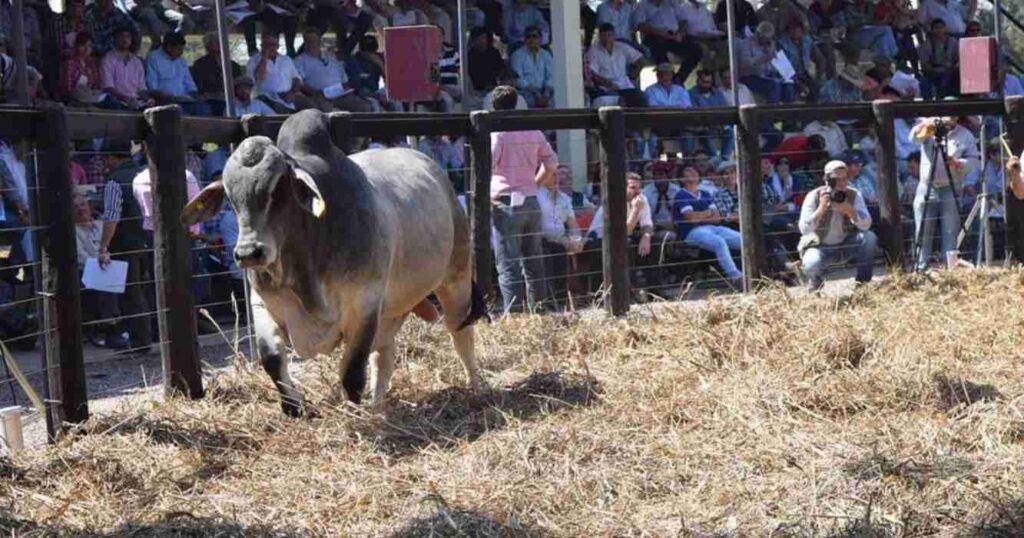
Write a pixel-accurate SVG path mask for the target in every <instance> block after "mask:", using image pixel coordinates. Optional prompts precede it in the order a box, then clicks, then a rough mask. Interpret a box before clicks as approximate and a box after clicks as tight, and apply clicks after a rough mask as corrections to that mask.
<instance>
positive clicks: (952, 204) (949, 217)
mask: <svg viewBox="0 0 1024 538" xmlns="http://www.w3.org/2000/svg"><path fill="white" fill-rule="evenodd" d="M927 191H928V185H927V184H925V182H923V181H922V182H921V183H920V184H919V185H918V186H917V195H916V196H915V197H914V237H915V238H917V237H920V238H921V255H920V256H919V257H918V259H917V268H918V269H925V268H926V267H928V260H930V259H931V257H932V244H933V243H934V240H935V237H934V234H935V221H936V220H939V221H940V228H939V229H940V230H941V237H942V256H943V257H945V253H946V252H949V251H951V250H956V235H957V232H959V231H960V211H958V210H957V207H956V197H955V196H954V195H953V188H952V187H942V188H941V189H932V193H931V197H929V198H928V200H927V201H926V200H925V194H926V193H927ZM922 226H923V227H924V230H923V231H922V229H921V228H922Z"/></svg>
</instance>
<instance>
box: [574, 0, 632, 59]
mask: <svg viewBox="0 0 1024 538" xmlns="http://www.w3.org/2000/svg"><path fill="white" fill-rule="evenodd" d="M604 24H610V25H612V27H613V28H615V39H616V40H618V41H622V42H623V43H628V44H630V45H633V46H634V47H635V46H636V30H635V29H634V28H633V4H632V3H630V2H626V1H625V0H604V2H601V5H600V6H598V8H597V25H598V26H602V25H604ZM590 44H591V43H590V42H589V41H584V43H583V46H584V47H588V46H590Z"/></svg>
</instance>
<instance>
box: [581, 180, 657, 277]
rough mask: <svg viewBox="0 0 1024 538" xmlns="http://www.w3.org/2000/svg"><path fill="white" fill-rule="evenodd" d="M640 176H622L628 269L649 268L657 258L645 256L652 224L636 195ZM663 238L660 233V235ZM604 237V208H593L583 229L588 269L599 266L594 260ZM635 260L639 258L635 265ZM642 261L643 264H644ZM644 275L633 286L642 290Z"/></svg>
mask: <svg viewBox="0 0 1024 538" xmlns="http://www.w3.org/2000/svg"><path fill="white" fill-rule="evenodd" d="M640 181H641V180H640V174H637V173H635V172H629V173H628V174H626V204H627V212H626V236H627V237H629V239H630V247H632V246H633V245H635V246H636V249H635V250H634V249H633V248H630V249H629V250H630V253H629V256H630V266H631V267H638V266H643V267H649V266H651V265H657V263H658V261H659V260H658V259H657V258H655V257H649V256H650V254H651V247H652V239H653V236H654V221H653V220H652V219H651V207H650V206H649V205H647V198H645V197H644V196H642V195H641V194H640V191H641V189H640ZM662 235H664V232H662ZM603 238H604V206H603V205H602V206H601V207H599V208H597V212H596V213H594V220H593V221H591V223H590V229H589V230H587V244H586V246H585V247H584V249H585V250H586V251H588V252H591V253H592V255H591V259H592V260H593V261H592V262H591V263H590V264H588V265H589V266H590V267H591V268H596V267H600V265H599V264H597V263H596V260H594V258H596V259H600V253H601V246H602V243H601V241H602V239H603ZM637 258H639V259H640V261H639V263H638V260H637ZM645 262H646V263H645ZM644 273H645V272H644V271H641V273H640V278H639V279H638V280H637V281H636V282H634V286H637V287H642V286H644V285H646V284H647V282H646V281H645V280H646V278H645V276H646V275H645V274H644ZM651 280H652V281H651V282H650V284H657V283H658V280H657V279H656V278H652V279H651Z"/></svg>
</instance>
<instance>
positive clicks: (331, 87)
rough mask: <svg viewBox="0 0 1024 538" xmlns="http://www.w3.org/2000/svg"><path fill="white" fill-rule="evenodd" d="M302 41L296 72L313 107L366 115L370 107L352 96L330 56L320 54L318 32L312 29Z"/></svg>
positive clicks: (337, 63)
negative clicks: (318, 104) (315, 104)
mask: <svg viewBox="0 0 1024 538" xmlns="http://www.w3.org/2000/svg"><path fill="white" fill-rule="evenodd" d="M302 37H303V40H304V41H303V45H302V48H303V51H302V54H300V55H298V56H296V57H295V60H294V63H295V70H296V71H297V72H298V74H299V78H301V79H302V93H304V94H305V95H306V97H308V98H309V99H310V100H311V101H313V102H315V103H322V104H327V103H329V104H327V106H323V105H321V107H320V108H324V109H327V110H329V109H330V107H331V105H333V106H334V107H335V108H337V109H338V110H346V111H349V112H369V111H370V105H369V103H367V102H366V100H365V99H363V98H362V97H359V96H358V95H356V94H355V93H354V91H355V90H354V88H353V87H352V85H351V84H349V82H348V75H347V74H346V73H345V68H344V67H343V65H342V63H341V62H340V61H338V59H337V58H336V57H335V56H334V55H333V54H327V53H325V52H324V51H323V48H322V47H321V40H320V33H319V31H318V30H317V29H316V28H311V29H309V30H306V31H305V32H304V33H303V35H302ZM339 94H340V95H339Z"/></svg>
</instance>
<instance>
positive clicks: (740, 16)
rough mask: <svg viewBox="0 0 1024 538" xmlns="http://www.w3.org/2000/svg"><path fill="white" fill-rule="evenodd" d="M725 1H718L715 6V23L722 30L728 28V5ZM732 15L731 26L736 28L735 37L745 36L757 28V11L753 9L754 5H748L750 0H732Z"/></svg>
mask: <svg viewBox="0 0 1024 538" xmlns="http://www.w3.org/2000/svg"><path fill="white" fill-rule="evenodd" d="M725 1H726V0H723V1H721V2H718V5H717V6H715V24H717V25H718V28H720V29H721V30H722V31H723V32H724V31H726V28H728V24H727V22H726V19H727V18H728V14H729V12H728V9H729V7H728V6H727V5H726V3H725ZM733 16H734V18H733V22H734V25H733V27H734V29H735V30H736V36H737V37H745V36H748V35H752V34H753V33H754V31H755V29H756V28H757V24H758V19H757V12H756V11H754V6H752V5H750V2H747V1H746V0H733Z"/></svg>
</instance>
